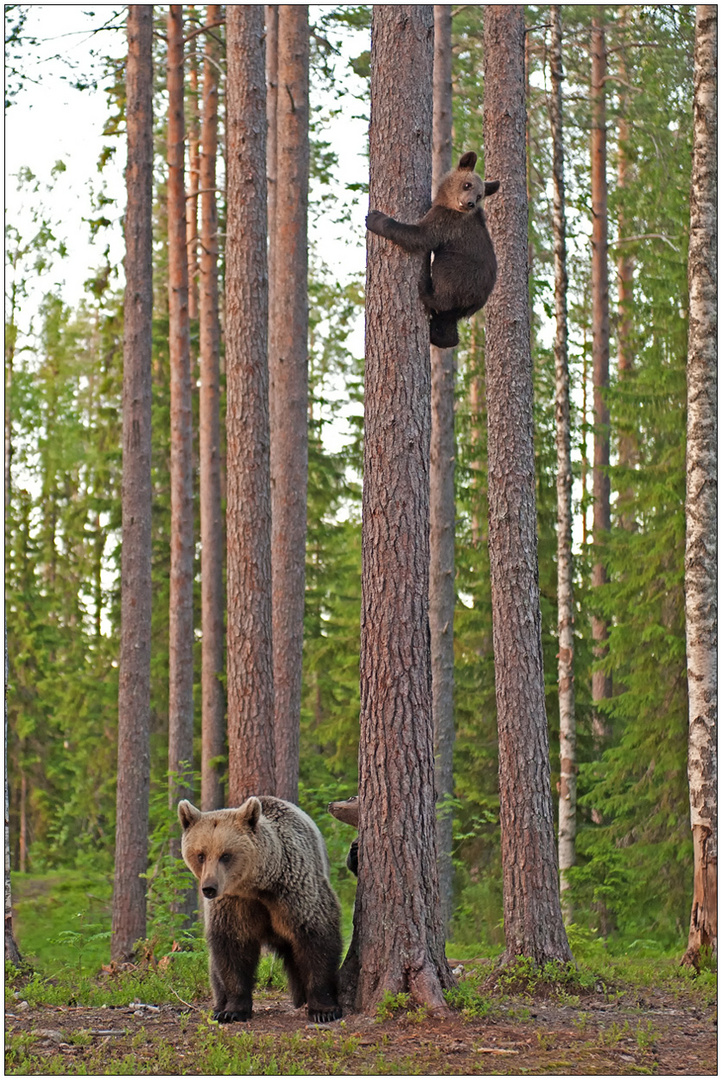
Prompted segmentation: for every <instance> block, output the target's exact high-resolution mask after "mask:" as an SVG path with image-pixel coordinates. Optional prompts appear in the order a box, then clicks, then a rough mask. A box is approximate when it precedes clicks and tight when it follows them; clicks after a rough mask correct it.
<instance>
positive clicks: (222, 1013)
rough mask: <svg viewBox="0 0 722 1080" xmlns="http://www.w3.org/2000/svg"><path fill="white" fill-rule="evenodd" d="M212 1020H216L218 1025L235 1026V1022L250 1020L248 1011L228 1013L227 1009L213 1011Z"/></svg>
mask: <svg viewBox="0 0 722 1080" xmlns="http://www.w3.org/2000/svg"><path fill="white" fill-rule="evenodd" d="M213 1019H214V1020H217V1021H218V1023H219V1024H235V1023H236V1022H237V1021H245V1020H250V1019H251V1010H250V1009H236V1010H235V1011H228V1010H227V1009H214V1010H213Z"/></svg>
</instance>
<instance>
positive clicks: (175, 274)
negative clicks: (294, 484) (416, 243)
mask: <svg viewBox="0 0 722 1080" xmlns="http://www.w3.org/2000/svg"><path fill="white" fill-rule="evenodd" d="M183 106H184V101H183V9H182V7H181V5H180V4H171V5H170V7H169V9H168V322H169V327H168V346H169V354H170V513H171V521H170V601H169V621H168V665H169V686H168V771H169V774H170V780H169V800H170V806H171V808H172V807H174V806H175V804H176V803H177V802H178V800H179V799H188V798H190V797H191V795H192V788H191V781H190V777H189V773H190V771H191V770H192V768H193V555H194V547H193V446H192V432H193V410H192V406H191V358H190V327H189V322H188V258H187V251H186V248H187V244H186V198H185V182H184V157H185V123H184V119H183ZM179 845H180V841H179ZM178 854H179V855H180V846H179V847H178Z"/></svg>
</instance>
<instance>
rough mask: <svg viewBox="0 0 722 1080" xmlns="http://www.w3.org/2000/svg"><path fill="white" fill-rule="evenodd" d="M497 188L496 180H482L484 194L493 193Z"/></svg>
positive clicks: (497, 182)
mask: <svg viewBox="0 0 722 1080" xmlns="http://www.w3.org/2000/svg"><path fill="white" fill-rule="evenodd" d="M498 190H499V181H498V180H485V181H484V195H493V194H494V192H495V191H498Z"/></svg>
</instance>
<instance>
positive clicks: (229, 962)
mask: <svg viewBox="0 0 722 1080" xmlns="http://www.w3.org/2000/svg"><path fill="white" fill-rule="evenodd" d="M208 946H209V952H210V977H211V989H212V991H213V1019H214V1020H217V1021H218V1022H219V1023H220V1024H231V1023H234V1022H236V1021H245V1020H250V1019H251V1016H252V1015H253V983H254V981H255V977H256V969H257V968H258V961H259V958H260V955H261V946H260V944H259V942H258V941H254V940H246V941H239V940H238V939H233V938H231V937H226V936H221V935H211V936H210V937H209V941H208Z"/></svg>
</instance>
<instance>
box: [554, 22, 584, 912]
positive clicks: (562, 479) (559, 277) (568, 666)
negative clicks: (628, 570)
mask: <svg viewBox="0 0 722 1080" xmlns="http://www.w3.org/2000/svg"><path fill="white" fill-rule="evenodd" d="M549 17H550V21H551V49H550V54H549V63H550V68H551V82H552V92H551V96H550V99H549V113H550V118H551V128H552V144H553V179H554V198H553V208H552V230H553V236H554V314H555V319H556V336H555V339H554V380H555V397H554V411H555V420H556V444H557V629H558V636H559V667H558V679H559V758H560V775H559V886H560V891H561V900H562V910H563V912H564V918H565V922H567V923H569V922H572V921H573V913H572V909H571V901H570V899H569V876H568V873H567V871H568V870H569V868H570V867H572V866H574V863H575V862H576V831H577V749H576V744H577V734H576V716H575V710H574V565H573V560H572V450H571V425H570V419H569V350H568V343H567V283H568V282H567V241H566V209H565V189H564V138H563V130H564V129H563V110H562V81H563V79H564V71H563V66H562V16H561V7H560V6H559V5H558V4H553V5H552V6H551V8H550V16H549Z"/></svg>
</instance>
